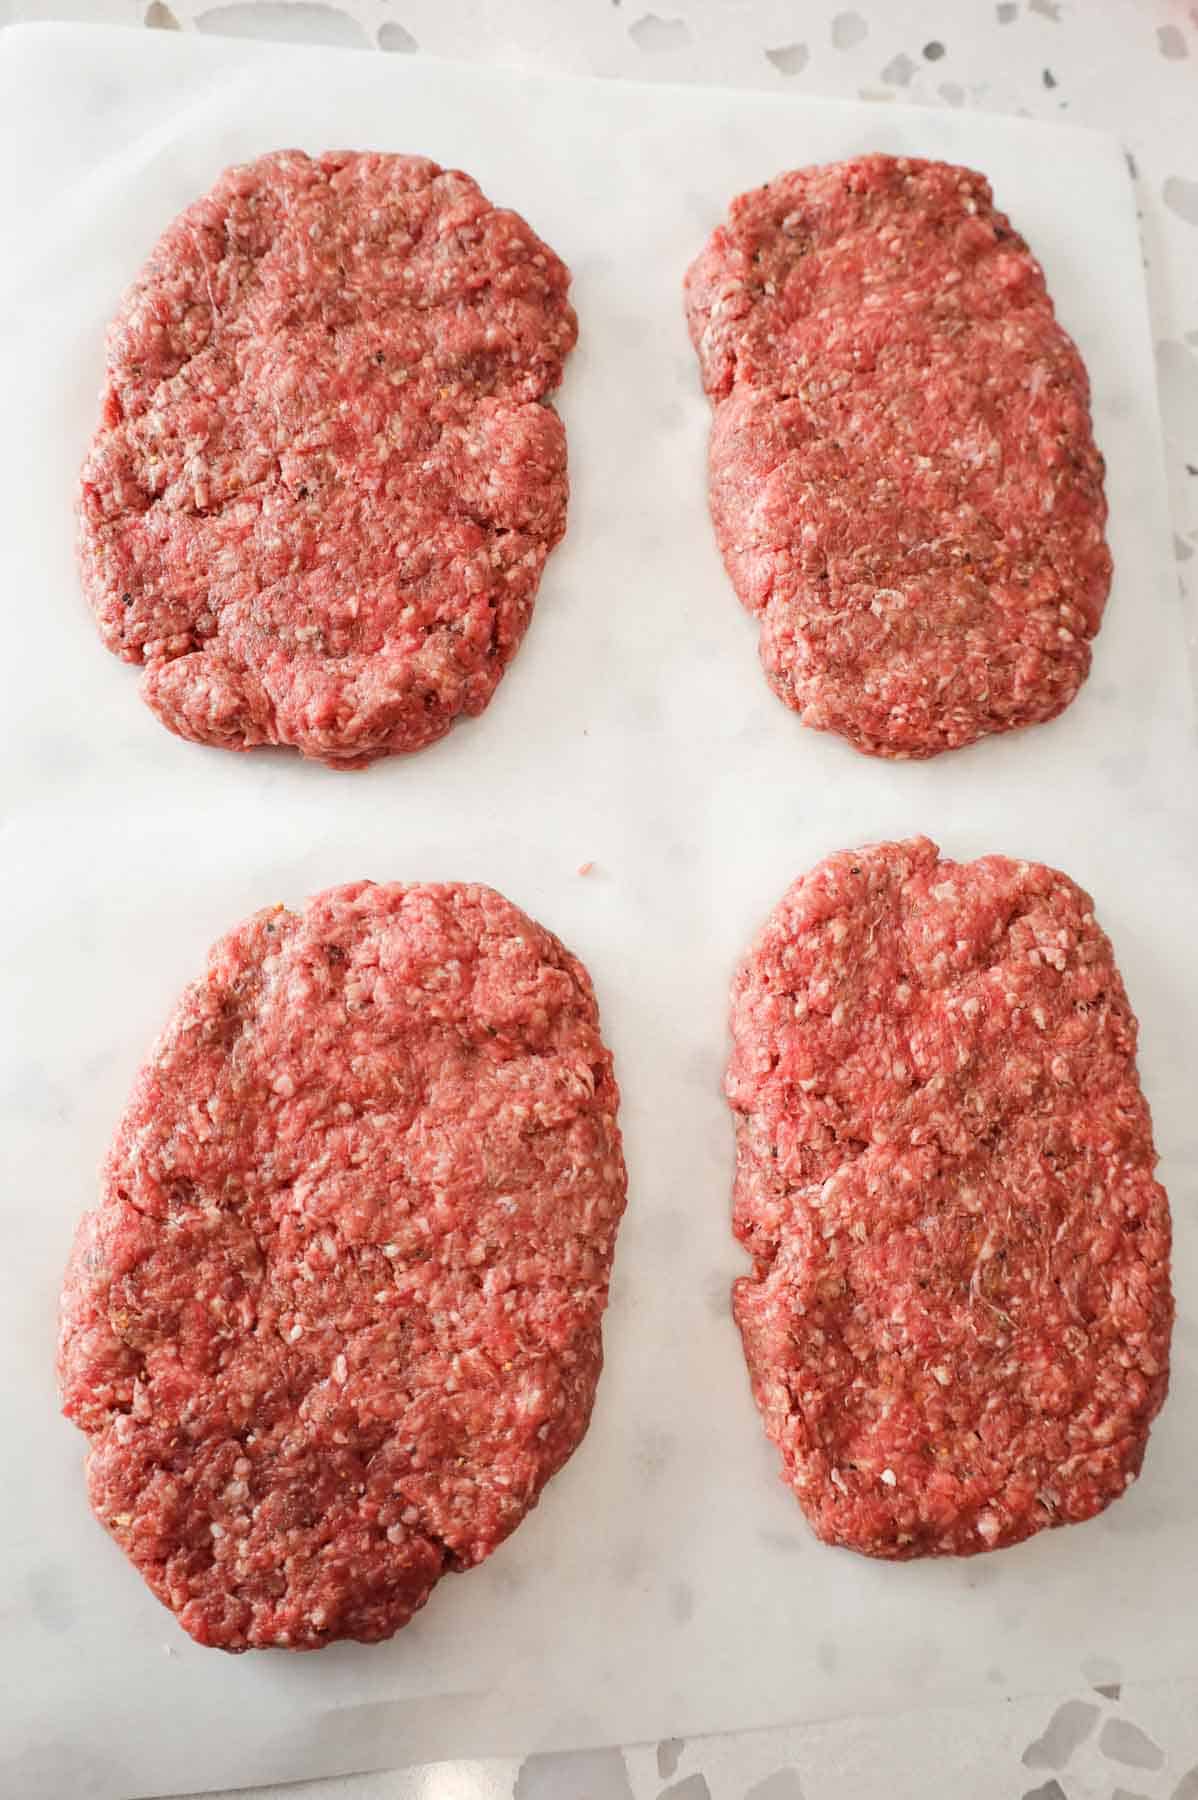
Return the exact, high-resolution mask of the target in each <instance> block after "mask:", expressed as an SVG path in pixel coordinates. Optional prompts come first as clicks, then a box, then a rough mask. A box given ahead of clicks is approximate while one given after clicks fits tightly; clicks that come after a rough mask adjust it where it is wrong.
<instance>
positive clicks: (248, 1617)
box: [59, 882, 625, 1650]
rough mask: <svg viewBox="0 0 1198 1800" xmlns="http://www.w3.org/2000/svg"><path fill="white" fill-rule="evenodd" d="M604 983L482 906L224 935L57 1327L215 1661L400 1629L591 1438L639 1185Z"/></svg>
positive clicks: (92, 1421)
mask: <svg viewBox="0 0 1198 1800" xmlns="http://www.w3.org/2000/svg"><path fill="white" fill-rule="evenodd" d="M617 1100H618V1095H617V1090H616V1084H615V1080H614V1078H613V1075H612V1064H611V1057H610V1056H609V1054H608V1052H607V1050H606V1049H605V1048H604V1045H603V1042H602V1040H601V1038H600V1036H599V1021H598V1014H597V1010H596V1006H595V998H594V994H593V992H592V989H591V983H590V980H589V979H588V977H587V974H586V971H585V970H584V969H583V968H582V966H581V964H580V963H578V962H577V961H576V960H575V958H574V957H573V956H571V955H570V954H569V952H568V951H566V950H565V949H563V947H562V945H561V944H560V943H558V941H557V939H556V938H554V937H552V936H550V934H549V933H548V932H547V931H543V930H542V929H541V927H540V926H538V925H535V924H533V922H532V921H531V920H530V919H528V918H526V917H525V916H524V914H523V913H521V912H518V911H517V909H516V908H515V907H514V906H511V905H510V904H509V903H508V902H507V901H506V900H504V899H502V898H501V897H500V896H499V895H498V894H496V893H493V892H492V891H491V890H490V889H489V888H483V887H463V886H434V887H399V886H386V887H383V886H379V887H376V886H374V885H373V884H372V883H370V882H362V883H359V884H357V885H355V886H351V887H343V888H334V889H331V890H330V891H329V892H328V893H325V894H321V895H318V896H317V897H316V898H315V899H314V900H312V901H310V902H309V904H308V905H307V907H306V908H305V909H304V911H303V912H301V913H291V912H287V911H285V910H284V909H283V908H282V907H276V908H274V909H272V910H268V911H266V912H262V913H258V914H257V915H256V916H255V917H253V918H252V919H250V920H248V921H247V923H246V924H244V925H242V926H240V927H238V929H237V930H235V931H233V932H231V933H230V934H229V935H228V937H226V938H223V939H222V940H221V941H220V942H219V943H218V944H217V945H216V947H215V948H214V950H213V951H212V953H211V956H210V959H209V966H208V972H207V974H206V975H205V976H204V977H203V978H202V979H201V980H200V981H198V982H196V983H195V984H194V985H193V986H192V987H190V988H189V989H188V990H187V992H186V993H185V994H184V996H183V998H182V1000H181V1001H180V1003H179V1005H178V1007H177V1008H176V1010H175V1012H174V1015H173V1016H172V1018H171V1020H170V1023H169V1024H168V1025H167V1027H166V1030H165V1031H164V1033H163V1035H162V1036H161V1038H160V1039H159V1040H158V1043H157V1044H156V1046H155V1048H154V1050H153V1052H152V1054H151V1057H150V1060H149V1062H148V1063H147V1065H146V1067H145V1068H144V1069H143V1071H142V1073H141V1075H140V1076H139V1077H138V1080H137V1083H136V1085H135V1087H134V1090H133V1096H132V1099H131V1101H130V1103H129V1106H128V1109H127V1111H126V1113H125V1116H124V1118H123V1119H122V1121H121V1124H120V1126H119V1128H118V1130H117V1134H116V1139H115V1142H114V1144H113V1147H112V1150H111V1151H110V1153H109V1157H108V1162H107V1164H106V1167H105V1171H104V1176H103V1184H102V1192H101V1199H100V1204H99V1206H98V1207H97V1208H96V1210H95V1211H94V1212H92V1213H89V1214H88V1215H87V1216H86V1217H85V1218H84V1220H83V1222H82V1224H81V1226H80V1228H79V1232H78V1236H77V1238H76V1242H75V1248H74V1252H73V1254H72V1257H71V1261H70V1265H69V1267H68V1271H67V1276H66V1283H65V1287H64V1290H63V1300H62V1329H61V1340H60V1348H59V1380H60V1386H61V1391H62V1396H63V1407H64V1411H65V1412H66V1414H67V1416H68V1417H69V1418H70V1419H72V1420H73V1421H74V1422H75V1423H76V1424H77V1425H78V1426H80V1428H81V1429H82V1430H83V1431H85V1432H86V1433H87V1436H88V1438H89V1440H90V1443H89V1449H88V1458H87V1480H88V1491H89V1495H90V1498H91V1503H92V1507H93V1509H94V1511H95V1513H96V1515H97V1517H98V1518H99V1519H100V1521H101V1523H102V1524H103V1525H105V1526H106V1528H107V1529H108V1530H109V1531H110V1532H111V1533H112V1535H113V1537H114V1538H115V1539H116V1541H117V1543H118V1544H119V1545H120V1546H121V1548H122V1549H123V1550H124V1551H125V1553H126V1555H127V1556H129V1557H130V1558H131V1560H132V1561H133V1562H134V1563H135V1564H136V1565H137V1567H138V1569H140V1571H141V1573H142V1575H143V1576H144V1577H145V1579H146V1581H147V1582H148V1583H149V1585H150V1587H151V1588H152V1589H153V1591H154V1593H155V1594H156V1595H157V1596H158V1598H159V1599H160V1600H161V1601H162V1602H163V1603H164V1604H165V1605H166V1606H168V1607H170V1609H171V1610H172V1611H173V1612H175V1613H176V1614H177V1615H178V1617H179V1620H180V1623H181V1624H182V1625H183V1626H184V1627H185V1629H186V1630H187V1631H188V1632H190V1633H191V1635H192V1637H194V1638H195V1639H196V1640H197V1641H198V1642H200V1643H202V1644H213V1645H218V1646H219V1647H220V1648H222V1649H225V1650H245V1649H249V1648H257V1647H262V1646H268V1645H285V1646H289V1647H291V1648H293V1649H315V1648H318V1647H319V1646H321V1645H323V1644H327V1643H329V1642H331V1641H332V1640H333V1639H335V1638H358V1639H361V1640H363V1641H372V1640H375V1639H379V1638H386V1637H389V1636H390V1635H391V1633H392V1632H394V1631H397V1630H398V1629H399V1627H400V1626H401V1625H405V1624H406V1623H407V1621H408V1620H409V1619H410V1617H411V1616H412V1614H413V1613H414V1612H415V1611H416V1609H417V1608H418V1607H420V1606H423V1604H424V1602H425V1600H426V1599H427V1598H428V1595H429V1593H430V1592H431V1590H432V1588H433V1587H434V1585H435V1584H436V1582H437V1581H438V1580H439V1579H440V1577H441V1576H442V1575H443V1574H445V1573H446V1571H447V1570H458V1569H468V1568H471V1567H473V1565H474V1564H475V1563H479V1562H481V1561H482V1560H483V1558H484V1557H486V1556H489V1555H490V1553H491V1551H492V1550H494V1549H495V1547H496V1545H498V1544H499V1543H501V1542H502V1540H503V1539H504V1538H505V1537H506V1536H507V1535H508V1533H509V1532H511V1531H512V1530H514V1529H515V1527H516V1526H517V1525H518V1524H519V1523H520V1521H521V1519H522V1518H523V1517H524V1515H525V1513H527V1512H528V1510H529V1508H530V1507H532V1506H534V1505H535V1504H536V1501H537V1497H538V1495H539V1494H540V1491H541V1489H542V1487H543V1486H544V1485H545V1483H546V1481H548V1479H549V1477H550V1476H551V1475H553V1474H554V1473H555V1472H556V1471H557V1470H558V1469H559V1468H560V1467H561V1466H562V1464H563V1463H564V1462H565V1461H566V1459H567V1457H568V1456H569V1455H570V1453H571V1451H572V1450H574V1448H575V1446H576V1445H577V1444H578V1443H579V1441H580V1440H581V1438H582V1436H583V1434H584V1432H585V1431H586V1428H587V1421H588V1419H589V1416H590V1411H591V1403H592V1400H593V1399H594V1395H595V1385H596V1382H597V1380H598V1378H599V1371H600V1366H601V1363H602V1344H601V1336H600V1320H601V1316H602V1313H603V1309H604V1306H605V1304H606V1300H607V1284H608V1275H609V1271H610V1268H611V1259H612V1250H613V1246H614V1242H615V1235H616V1227H617V1224H618V1222H619V1218H620V1214H621V1212H622V1210H623V1206H624V1185H625V1178H624V1165H623V1160H622V1157H621V1150H620V1135H619V1131H618V1128H617V1124H616V1107H617Z"/></svg>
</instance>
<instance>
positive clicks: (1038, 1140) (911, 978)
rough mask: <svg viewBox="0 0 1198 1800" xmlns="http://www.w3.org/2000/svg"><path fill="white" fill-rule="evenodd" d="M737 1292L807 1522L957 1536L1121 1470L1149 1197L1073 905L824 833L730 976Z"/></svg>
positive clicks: (920, 1540) (1142, 1304) (1089, 1498)
mask: <svg viewBox="0 0 1198 1800" xmlns="http://www.w3.org/2000/svg"><path fill="white" fill-rule="evenodd" d="M732 1036H733V1050H732V1059H731V1063H730V1066H729V1071H728V1082H727V1091H728V1098H729V1100H730V1102H731V1105H732V1108H733V1112H734V1114H735V1117H736V1127H737V1175H736V1192H735V1230H736V1234H737V1236H738V1237H739V1238H740V1240H741V1242H742V1243H743V1244H744V1246H745V1248H746V1249H747V1250H748V1251H749V1252H750V1254H751V1255H752V1257H753V1262H754V1269H753V1273H752V1275H749V1276H746V1277H744V1278H743V1279H742V1280H740V1281H738V1282H737V1283H736V1286H735V1288H734V1290H733V1309H734V1312H735V1316H736V1320H737V1323H738V1325H739V1326H740V1331H741V1336H742V1338H743V1340H744V1348H745V1356H746V1358H747V1360H748V1365H749V1372H750V1375H751V1378H752V1383H753V1393H754V1397H755V1399H756V1401H757V1405H758V1407H759V1408H760V1410H761V1413H762V1416H763V1418H764V1420H765V1427H766V1431H767V1432H768V1434H769V1436H770V1437H771V1438H772V1439H773V1441H774V1443H775V1444H776V1445H777V1446H778V1448H779V1450H780V1451H781V1453H782V1463H783V1475H784V1479H785V1480H786V1481H787V1482H788V1483H789V1485H790V1486H791V1487H792V1488H793V1489H794V1491H795V1493H796V1495H797V1496H798V1499H799V1502H800V1504H801V1506H802V1508H803V1510H804V1512H805V1513H806V1514H807V1517H808V1519H809V1520H810V1522H811V1524H812V1526H813V1527H814V1529H815V1530H816V1532H817V1533H818V1534H819V1536H820V1537H821V1538H824V1539H825V1540H826V1541H827V1542H828V1543H832V1544H843V1545H846V1546H847V1547H848V1548H850V1549H853V1550H860V1551H863V1552H864V1553H865V1554H866V1555H869V1556H882V1557H912V1556H928V1555H970V1554H971V1553H973V1552H974V1551H978V1550H993V1549H996V1548H998V1547H999V1546H1000V1545H1003V1544H1013V1543H1016V1542H1017V1541H1018V1540H1019V1539H1020V1538H1025V1537H1028V1536H1029V1535H1030V1534H1031V1533H1032V1532H1035V1531H1040V1530H1042V1529H1043V1528H1044V1527H1046V1526H1049V1525H1064V1524H1067V1523H1070V1522H1072V1521H1074V1520H1078V1519H1088V1518H1089V1517H1090V1516H1091V1515H1092V1514H1094V1513H1097V1512H1100V1511H1101V1510H1102V1509H1103V1507H1105V1506H1107V1505H1108V1504H1109V1503H1110V1501H1112V1500H1114V1499H1116V1498H1117V1497H1118V1495H1120V1494H1121V1493H1122V1492H1123V1491H1124V1489H1125V1488H1126V1487H1127V1486H1128V1484H1129V1483H1130V1482H1132V1481H1133V1480H1134V1479H1135V1476H1136V1474H1137V1473H1138V1471H1139V1468H1140V1464H1141V1461H1142V1459H1143V1456H1144V1448H1145V1444H1146V1442H1147V1438H1148V1428H1149V1425H1150V1423H1151V1421H1152V1419H1153V1418H1154V1417H1155V1415H1156V1413H1157V1411H1158V1410H1159V1408H1160V1406H1161V1403H1162V1401H1163V1400H1164V1397H1165V1389H1166V1386H1167V1383H1168V1364H1169V1336H1170V1330H1171V1325H1172V1314H1173V1308H1172V1299H1171V1295H1170V1287H1169V1241H1170V1238H1169V1210H1168V1202H1167V1200H1166V1197H1165V1193H1164V1190H1163V1189H1162V1188H1161V1187H1160V1186H1159V1184H1158V1183H1157V1182H1156V1181H1155V1180H1154V1179H1153V1169H1154V1167H1155V1164H1156V1152H1155V1150H1154V1148H1153V1142H1152V1125H1151V1120H1150V1119H1149V1115H1148V1107H1147V1104H1146V1102H1145V1100H1144V1097H1143V1095H1142V1094H1141V1092H1140V1086H1139V1081H1138V1078H1137V1074H1136V1060H1135V1051H1136V1021H1135V1019H1134V1017H1133V1016H1132V1012H1131V1009H1130V1007H1129V1006H1128V1003H1127V996H1126V994H1125V993H1124V990H1123V983H1122V981H1121V980H1120V978H1119V972H1118V970H1117V969H1116V967H1115V964H1114V960H1113V957H1112V953H1111V946H1110V944H1109V942H1108V941H1107V939H1106V937H1105V936H1104V935H1103V933H1102V931H1101V930H1100V929H1099V927H1098V925H1097V924H1096V923H1095V921H1094V913H1093V908H1092V903H1091V901H1090V899H1089V897H1088V896H1087V895H1086V894H1084V893H1083V892H1082V891H1081V889H1080V888H1078V887H1075V886H1074V884H1073V882H1071V881H1069V880H1068V879H1067V878H1066V877H1065V876H1064V875H1060V874H1058V873H1057V872H1056V871H1055V870H1054V869H1048V868H1045V867H1044V866H1043V865H1042V864H1040V863H1025V862H1011V861H1008V860H1007V858H1005V857H1001V856H986V857H982V858H981V859H980V861H978V862H973V863H952V862H941V861H939V860H938V853H937V850H936V846H935V845H934V844H930V843H929V842H928V841H927V839H926V838H915V839H912V840H911V841H910V842H908V843H901V844H876V845H873V846H872V847H870V848H869V849H865V850H853V851H843V852H841V853H840V854H838V855H836V856H830V857H829V858H828V859H827V861H826V862H822V863H820V864H819V865H818V867H816V868H815V869H813V870H812V871H811V873H810V874H808V875H805V876H803V877H802V878H801V879H800V880H799V881H797V882H795V884H794V886H793V887H792V888H791V889H790V890H789V892H788V893H787V894H786V895H785V896H784V898H783V900H782V902H781V904H780V905H779V906H778V907H777V908H776V910H775V911H774V913H773V914H772V915H771V917H770V918H769V920H768V921H767V923H766V925H765V927H764V929H763V930H762V932H761V933H760V935H759V937H758V938H757V941H756V943H755V944H754V946H753V948H752V950H751V951H750V952H749V955H748V957H747V958H746V960H745V962H744V964H743V965H742V967H741V969H740V971H739V973H738V975H737V978H736V981H735V984H734V986H733V995H732Z"/></svg>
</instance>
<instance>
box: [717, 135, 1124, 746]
mask: <svg viewBox="0 0 1198 1800" xmlns="http://www.w3.org/2000/svg"><path fill="white" fill-rule="evenodd" d="M686 298H687V311H688V316H689V321H690V330H691V337H692V339H693V341H694V345H695V349H696V350H697V352H698V355H699V361H700V364H701V366H702V372H703V381H704V384H705V386H706V388H707V392H708V394H709V395H710V397H711V400H712V403H713V405H714V408H715V417H714V421H713V425H712V434H711V449H710V495H711V510H712V517H713V519H714V522H715V530H716V537H717V539H718V542H719V546H720V550H721V553H722V555H723V558H724V562H725V565H726V566H727V569H728V573H729V575H730V576H731V578H732V582H733V585H734V587H735V588H736V591H737V593H738V594H739V596H740V598H741V600H742V601H743V602H744V604H745V606H746V607H747V608H748V610H749V611H750V612H751V613H753V614H754V615H755V616H756V617H757V618H758V619H759V620H760V622H761V657H762V662H763V663H764V666H765V670H766V674H767V676H768V678H769V681H770V685H771V686H772V687H773V688H774V690H775V692H776V693H778V694H779V695H780V696H781V698H782V699H783V700H785V701H786V703H787V705H788V706H792V707H794V708H795V710H796V711H797V712H799V713H801V714H802V717H803V720H804V723H805V724H808V725H813V726H816V727H818V728H819V729H820V730H824V731H835V732H838V733H839V734H840V735H841V736H842V737H845V738H847V739H848V740H849V742H850V743H852V744H855V745H856V746H857V748H858V749H859V750H864V751H868V752H869V753H870V754H871V755H876V756H891V757H911V756H932V755H935V754H936V752H937V751H940V750H951V749H954V748H956V747H957V746H959V745H962V744H968V743H971V742H972V741H973V740H974V739H975V738H979V737H982V736H984V735H985V734H986V733H988V732H994V731H1007V730H1009V729H1010V728H1011V727H1012V726H1015V725H1027V724H1031V723H1033V722H1035V721H1037V720H1044V719H1051V718H1053V717H1054V716H1055V715H1056V714H1057V713H1059V712H1060V711H1061V709H1062V708H1063V707H1065V706H1067V705H1068V703H1069V701H1070V700H1072V699H1073V696H1074V695H1075V694H1076V693H1077V690H1078V688H1079V687H1080V686H1081V684H1082V682H1083V681H1084V680H1085V677H1086V673H1087V671H1088V669H1089V666H1090V648H1089V641H1090V639H1091V638H1092V637H1093V636H1094V634H1095V632H1096V631H1097V630H1098V627H1099V623H1100V621H1101V618H1102V611H1103V607H1104V605H1105V602H1106V597H1107V591H1108V588H1109V586H1110V573H1111V564H1110V557H1109V555H1108V553H1107V548H1106V543H1105V541H1104V537H1103V529H1104V525H1105V521H1106V503H1105V500H1104V497H1103V487H1102V477H1103V464H1102V458H1101V457H1100V455H1099V454H1098V451H1097V450H1096V448H1095V446H1094V440H1093V437H1092V435H1091V430H1090V405H1089V383H1088V381H1087V377H1086V371H1085V369H1084V367H1083V365H1082V361H1081V358H1080V357H1079V356H1078V353H1077V351H1076V349H1075V348H1074V346H1073V344H1072V342H1071V341H1070V339H1069V338H1068V337H1067V336H1066V334H1065V332H1064V331H1063V330H1062V329H1061V327H1060V325H1058V324H1057V322H1056V319H1055V317H1054V315H1053V307H1052V301H1051V300H1050V299H1049V297H1048V294H1047V291H1046V289H1045V285H1044V276H1043V274H1042V272H1041V269H1040V266H1039V264H1038V263H1037V262H1036V261H1035V259H1034V257H1033V256H1032V254H1031V252H1030V251H1029V249H1028V247H1027V245H1026V244H1025V243H1024V242H1023V240H1022V238H1020V237H1019V236H1018V235H1017V234H1016V232H1015V231H1014V230H1013V229H1012V227H1011V225H1010V222H1009V221H1008V220H1007V218H1006V217H1005V216H1004V215H1003V214H1002V213H1000V212H998V211H996V210H995V207H994V205H993V202H992V197H991V193H990V187H989V184H988V183H987V182H986V181H985V179H984V178H983V177H982V176H981V175H976V174H974V173H973V172H972V171H971V170H969V169H960V168H953V167H951V166H950V165H948V164H945V163H932V162H918V161H913V160H908V159H905V158H904V159H896V158H894V157H889V156H865V157H861V158H859V159H858V160H857V161H855V162H846V163H836V164H832V165H829V166H827V167H820V168H811V169H799V170H796V171H795V172H793V173H791V174H787V175H780V176H779V177H778V178H777V179H776V180H775V181H771V182H770V183H769V184H768V185H767V186H766V187H763V188H758V189H756V190H755V191H754V192H752V193H748V194H742V195H741V196H740V198H739V199H738V200H735V201H734V202H733V204H732V209H731V213H730V215H729V218H728V222H727V224H725V225H722V226H720V228H719V229H718V230H717V231H716V232H715V234H714V235H713V237H712V238H711V240H710V242H709V243H708V245H707V248H706V249H705V250H704V252H703V254H702V255H701V256H700V257H699V258H698V260H697V261H696V262H695V263H694V264H693V266H692V267H691V269H690V271H689V273H688V275H687V281H686Z"/></svg>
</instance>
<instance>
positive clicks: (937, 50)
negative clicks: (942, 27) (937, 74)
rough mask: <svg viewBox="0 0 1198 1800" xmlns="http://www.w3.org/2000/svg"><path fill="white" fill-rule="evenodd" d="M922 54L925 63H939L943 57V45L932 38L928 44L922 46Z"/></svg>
mask: <svg viewBox="0 0 1198 1800" xmlns="http://www.w3.org/2000/svg"><path fill="white" fill-rule="evenodd" d="M923 53H924V57H925V59H926V61H928V62H939V61H940V58H941V57H942V56H943V55H944V45H943V44H942V43H940V41H939V40H938V39H937V38H933V39H932V41H931V43H930V44H925V45H924V47H923Z"/></svg>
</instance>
